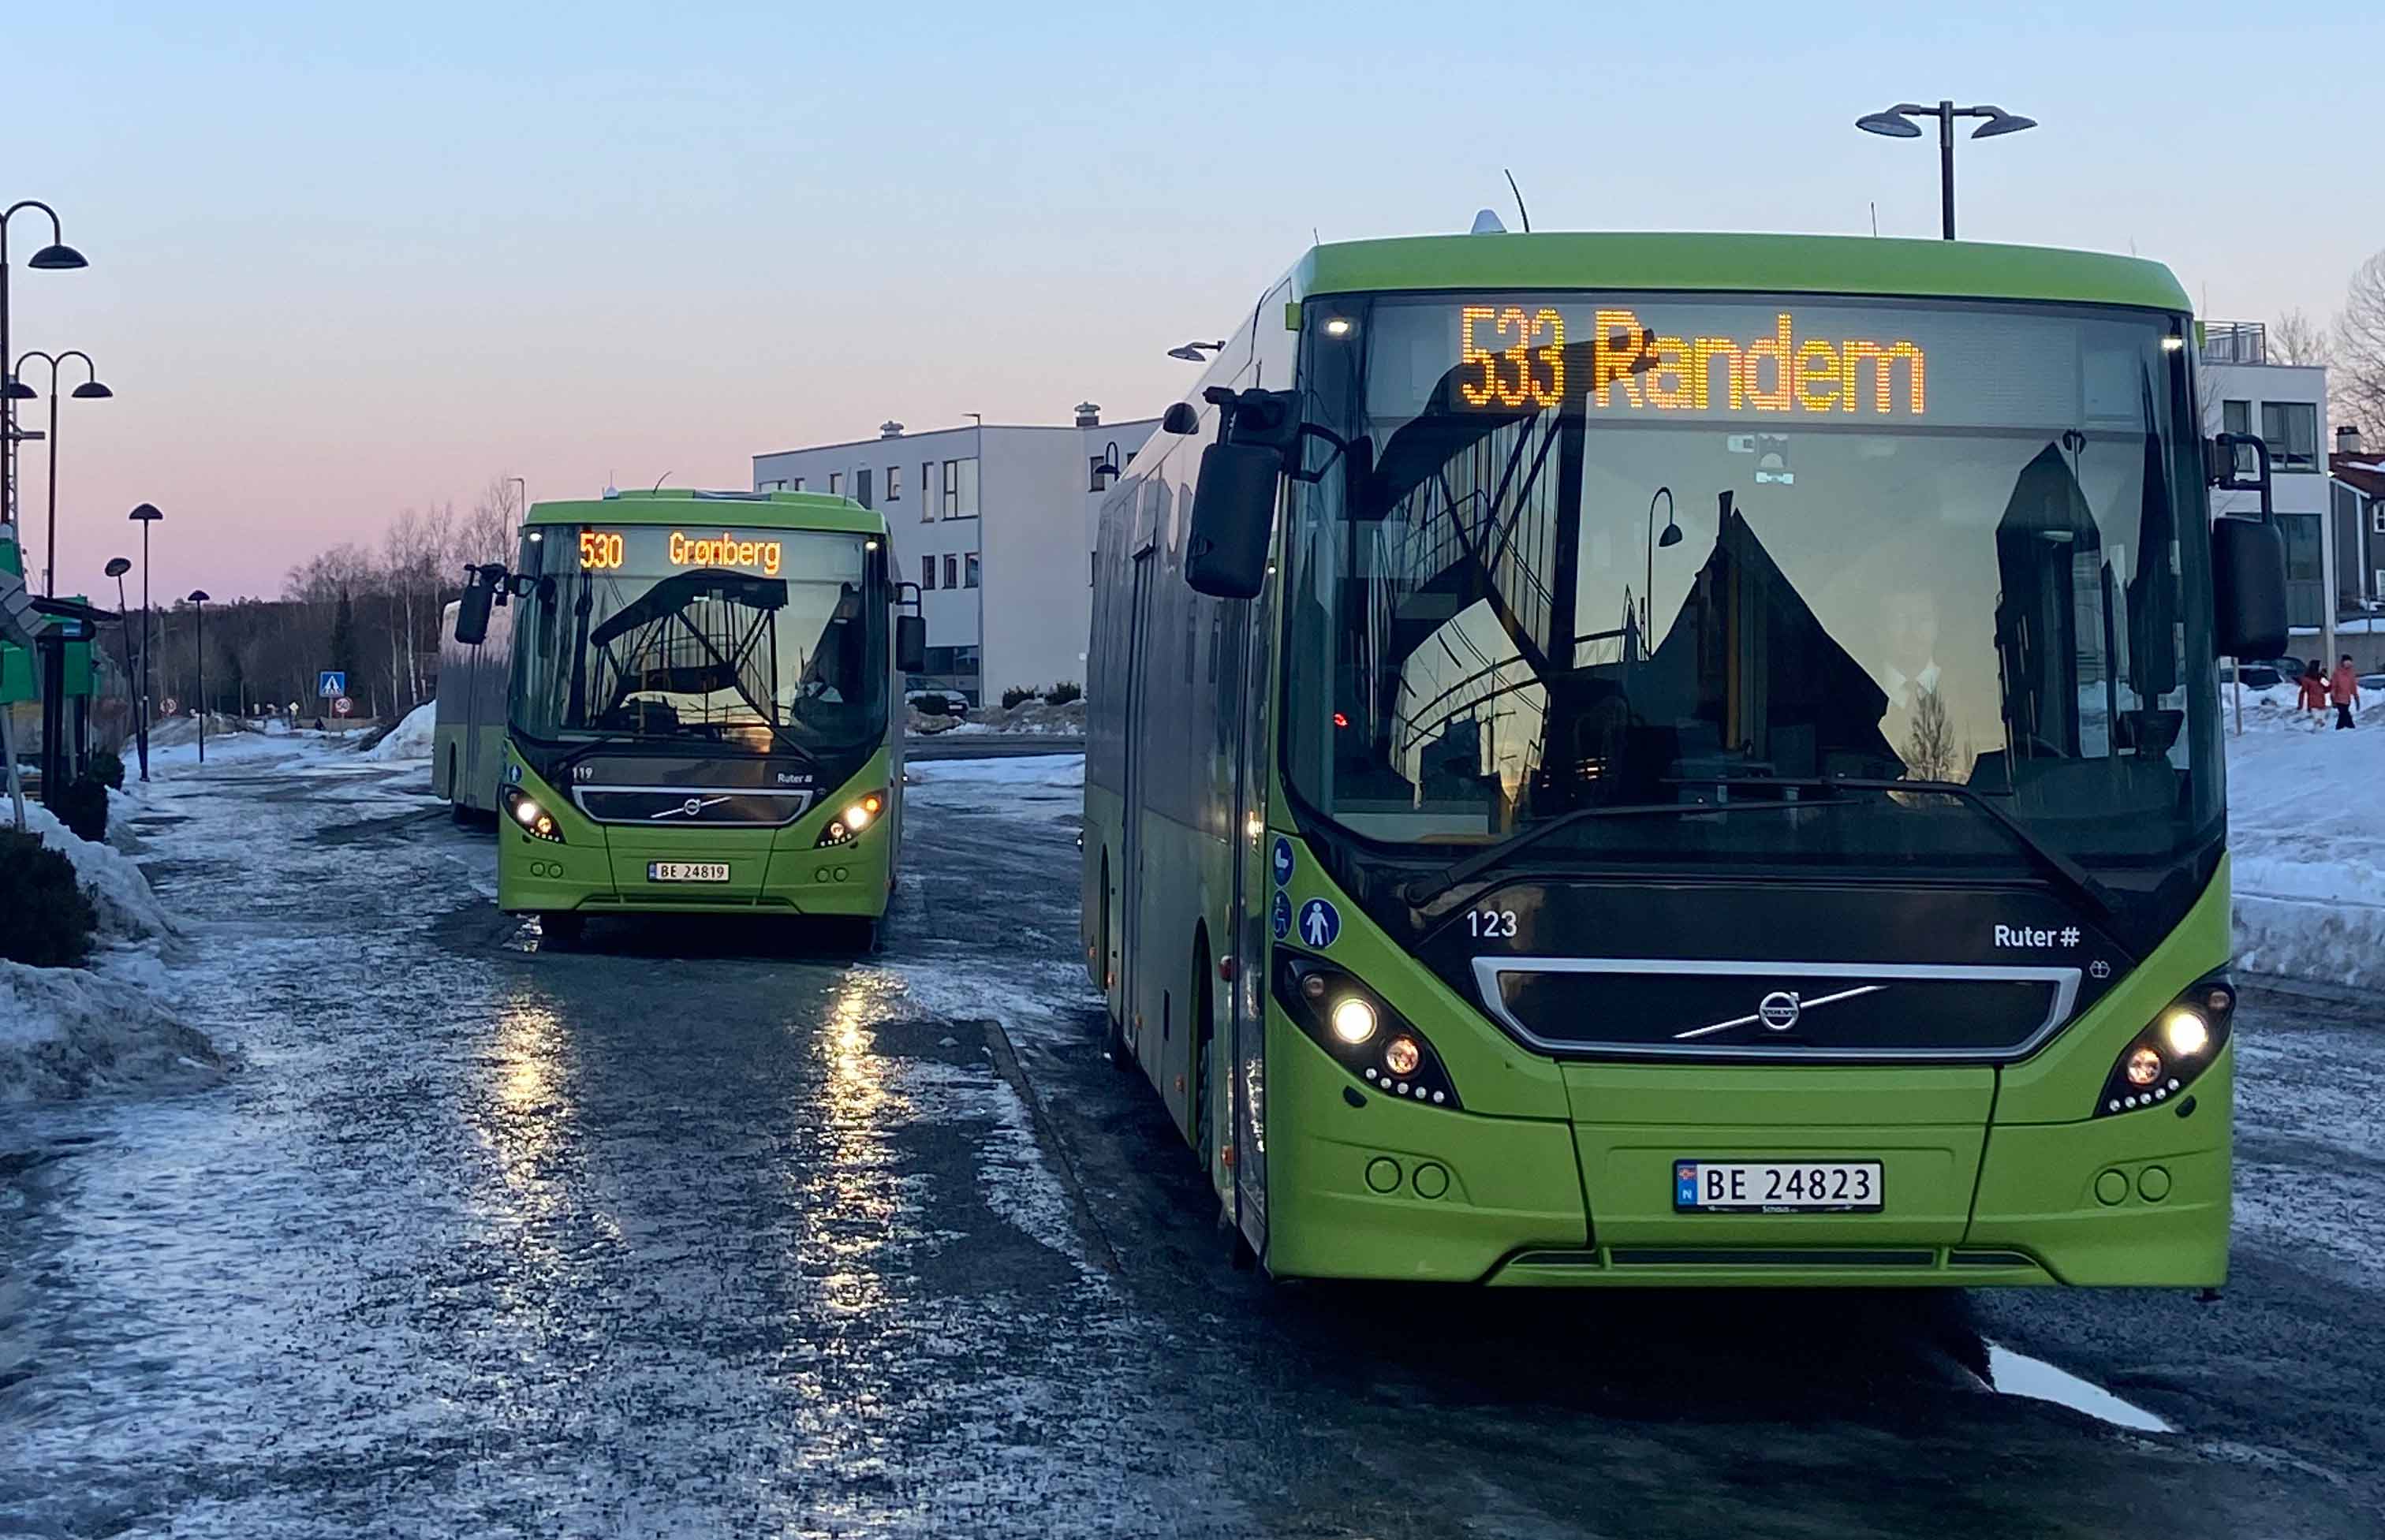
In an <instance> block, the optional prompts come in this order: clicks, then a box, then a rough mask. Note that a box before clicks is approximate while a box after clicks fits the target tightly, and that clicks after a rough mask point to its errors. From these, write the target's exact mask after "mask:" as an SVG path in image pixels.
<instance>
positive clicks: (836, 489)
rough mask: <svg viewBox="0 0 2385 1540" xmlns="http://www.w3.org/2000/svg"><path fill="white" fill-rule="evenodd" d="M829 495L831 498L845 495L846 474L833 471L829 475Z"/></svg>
mask: <svg viewBox="0 0 2385 1540" xmlns="http://www.w3.org/2000/svg"><path fill="white" fill-rule="evenodd" d="M828 495H829V496H830V497H843V495H844V472H843V471H841V470H832V471H830V472H829V473H828Z"/></svg>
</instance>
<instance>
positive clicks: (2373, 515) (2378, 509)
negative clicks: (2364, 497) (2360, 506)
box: [2368, 497, 2385, 535]
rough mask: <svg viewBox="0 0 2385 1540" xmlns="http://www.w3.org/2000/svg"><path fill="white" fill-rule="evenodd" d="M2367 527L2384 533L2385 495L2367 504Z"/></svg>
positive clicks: (2381, 533)
mask: <svg viewBox="0 0 2385 1540" xmlns="http://www.w3.org/2000/svg"><path fill="white" fill-rule="evenodd" d="M2368 528H2371V529H2373V530H2375V531H2376V532H2377V533H2379V534H2380V535H2385V497H2380V498H2379V499H2377V500H2376V501H2375V502H2373V503H2369V504H2368Z"/></svg>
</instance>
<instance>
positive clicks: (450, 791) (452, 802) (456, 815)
mask: <svg viewBox="0 0 2385 1540" xmlns="http://www.w3.org/2000/svg"><path fill="white" fill-rule="evenodd" d="M447 816H448V817H449V818H450V819H451V820H453V821H454V822H456V823H457V824H469V823H470V822H471V821H472V810H471V809H470V808H468V807H466V806H465V805H464V783H463V782H461V781H459V780H457V779H456V751H455V749H454V748H453V747H452V746H451V747H450V748H449V749H448V751H447Z"/></svg>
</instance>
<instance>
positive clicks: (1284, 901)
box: [1267, 893, 1292, 941]
mask: <svg viewBox="0 0 2385 1540" xmlns="http://www.w3.org/2000/svg"><path fill="white" fill-rule="evenodd" d="M1267 927H1268V928H1269V929H1271V930H1273V931H1274V932H1275V938H1276V939H1277V940H1279V941H1280V940H1282V939H1283V938H1285V937H1287V936H1289V935H1291V934H1292V900H1290V899H1289V898H1287V897H1285V896H1284V895H1283V894H1281V893H1278V894H1277V895H1276V896H1275V902H1274V903H1273V904H1271V905H1269V906H1268V909H1267Z"/></svg>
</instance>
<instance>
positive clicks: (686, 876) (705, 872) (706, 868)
mask: <svg viewBox="0 0 2385 1540" xmlns="http://www.w3.org/2000/svg"><path fill="white" fill-rule="evenodd" d="M646 880H647V881H648V882H727V881H728V880H729V863H727V862H725V861H649V862H647V863H646Z"/></svg>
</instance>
